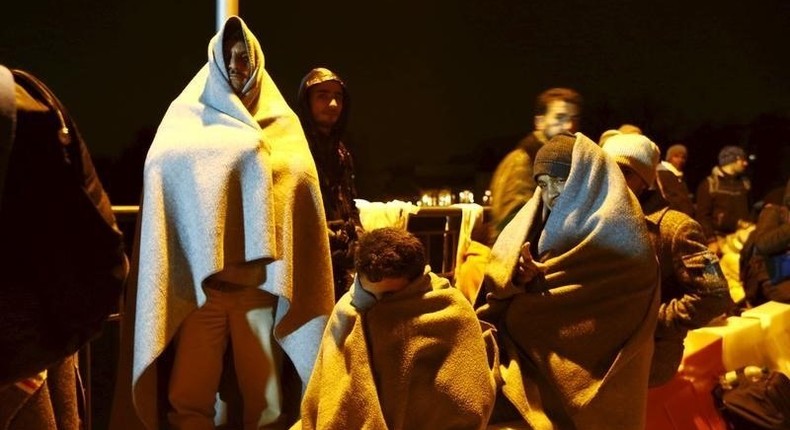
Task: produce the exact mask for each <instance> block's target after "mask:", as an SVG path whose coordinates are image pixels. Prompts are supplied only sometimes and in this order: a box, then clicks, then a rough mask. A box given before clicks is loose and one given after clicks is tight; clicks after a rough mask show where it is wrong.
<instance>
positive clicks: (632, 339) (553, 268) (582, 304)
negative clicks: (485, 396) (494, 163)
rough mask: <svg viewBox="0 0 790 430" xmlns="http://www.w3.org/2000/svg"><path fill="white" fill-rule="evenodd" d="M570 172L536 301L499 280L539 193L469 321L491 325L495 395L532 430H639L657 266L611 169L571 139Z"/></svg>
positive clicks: (505, 278) (549, 224)
mask: <svg viewBox="0 0 790 430" xmlns="http://www.w3.org/2000/svg"><path fill="white" fill-rule="evenodd" d="M576 136H577V137H576V142H575V144H574V149H573V158H572V165H571V172H570V175H569V177H568V178H567V181H566V184H565V188H564V190H563V192H562V194H561V195H560V196H559V197H558V199H557V200H556V201H555V204H554V208H553V209H552V211H551V212H550V214H549V216H548V218H547V219H546V221H545V225H544V228H543V231H542V234H540V239H539V242H538V251H539V254H540V255H544V254H547V256H546V257H544V259H543V261H544V262H545V263H546V265H547V267H548V270H547V272H546V274H545V285H543V286H542V288H543V290H542V291H534V290H529V291H530V292H526V291H525V290H524V289H519V288H516V287H515V286H514V285H513V284H512V282H511V277H512V274H513V270H514V267H515V265H516V262H517V259H518V256H519V251H520V248H521V245H522V243H523V242H524V240H525V238H526V237H527V235H528V232H530V229H531V228H533V226H534V225H538V226H539V225H540V222H539V221H540V219H541V217H542V213H543V209H542V203H541V200H540V188H538V190H537V191H536V192H535V194H534V196H533V197H532V199H531V200H530V201H529V202H528V203H527V204H526V205H525V206H524V207H523V208H522V209H521V211H520V212H519V213H518V214H517V215H516V217H515V218H514V219H513V220H512V221H511V222H510V224H508V225H507V227H506V228H505V229H504V230H503V231H502V233H501V234H500V236H499V239H498V240H497V242H496V243H495V244H494V247H493V249H492V252H491V258H490V261H489V265H488V267H487V272H486V282H487V287H488V288H489V289H492V290H493V293H491V294H490V296H489V300H488V305H486V306H485V307H484V308H481V309H480V311H479V314H480V315H481V317H483V318H487V319H490V320H492V322H495V324H496V325H497V328H498V329H499V333H500V341H501V344H500V348H501V349H502V363H503V364H502V369H501V370H502V375H503V379H504V381H505V385H504V386H503V387H502V392H503V394H504V395H505V397H507V399H508V400H510V402H511V403H513V405H515V407H516V409H518V411H519V412H520V414H521V415H522V416H523V417H524V418H525V419H526V421H527V423H528V424H529V425H530V426H531V427H532V428H535V429H584V430H589V429H642V428H644V414H645V404H646V395H647V378H648V371H649V369H650V359H651V355H652V352H653V343H652V333H653V330H654V328H655V324H656V315H657V309H658V307H657V306H658V284H659V277H658V265H657V262H656V259H655V256H654V255H653V251H652V249H651V246H650V241H649V238H648V235H647V230H646V227H645V223H644V218H643V215H642V212H641V210H640V209H639V204H638V202H637V201H636V199H635V197H634V196H633V195H632V194H631V193H630V192H629V191H628V189H627V188H626V184H625V180H624V179H623V176H622V174H621V173H620V170H619V168H618V167H617V165H616V164H615V163H614V161H612V160H611V159H609V158H607V156H605V155H604V154H603V153H602V151H601V150H600V149H599V148H598V146H597V145H596V144H595V143H593V142H592V141H590V140H589V139H588V138H586V137H585V136H583V135H581V134H580V133H577V134H576Z"/></svg>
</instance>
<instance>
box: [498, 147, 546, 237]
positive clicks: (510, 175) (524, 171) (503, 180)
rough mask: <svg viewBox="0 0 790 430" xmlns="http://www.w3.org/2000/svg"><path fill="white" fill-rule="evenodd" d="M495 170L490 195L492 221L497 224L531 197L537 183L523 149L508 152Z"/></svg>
mask: <svg viewBox="0 0 790 430" xmlns="http://www.w3.org/2000/svg"><path fill="white" fill-rule="evenodd" d="M497 170H498V171H497V174H496V175H495V176H496V178H495V179H494V181H493V183H492V184H491V196H492V200H493V208H492V209H493V212H494V213H493V217H494V221H495V222H496V223H498V224H499V223H501V222H502V221H503V220H505V219H509V218H512V216H513V214H514V213H515V212H517V211H518V210H519V209H521V206H523V205H524V203H526V202H527V200H529V199H530V197H532V193H534V192H535V188H537V186H538V185H537V183H536V182H535V178H533V177H532V171H533V170H532V160H531V159H530V158H529V155H527V152H526V151H524V150H521V149H517V150H515V151H513V152H511V153H510V154H508V155H507V157H505V159H504V160H502V165H501V166H500V167H499V168H498V169H497ZM500 230H501V227H500Z"/></svg>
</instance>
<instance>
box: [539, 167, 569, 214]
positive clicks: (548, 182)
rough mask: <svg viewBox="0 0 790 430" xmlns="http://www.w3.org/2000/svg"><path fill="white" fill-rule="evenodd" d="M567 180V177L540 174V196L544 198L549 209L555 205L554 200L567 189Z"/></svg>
mask: <svg viewBox="0 0 790 430" xmlns="http://www.w3.org/2000/svg"><path fill="white" fill-rule="evenodd" d="M565 180H566V178H560V177H557V176H549V175H539V176H538V178H537V182H538V185H539V186H540V198H541V199H542V200H543V205H544V206H546V207H547V208H549V209H552V208H553V207H554V202H555V201H556V200H557V197H559V196H560V194H562V191H563V190H564V189H565Z"/></svg>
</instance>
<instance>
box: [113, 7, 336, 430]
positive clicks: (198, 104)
mask: <svg viewBox="0 0 790 430" xmlns="http://www.w3.org/2000/svg"><path fill="white" fill-rule="evenodd" d="M231 20H238V18H236V17H231V18H230V19H229V21H228V22H230V21H231ZM239 21H240V20H239ZM226 25H228V24H227V23H226ZM241 26H242V29H243V31H244V34H245V38H246V40H247V46H248V48H249V50H250V52H251V57H250V58H251V60H252V63H253V65H254V66H255V69H254V72H253V74H252V75H251V77H250V83H249V84H248V87H250V86H251V87H252V88H251V89H250V90H249V91H248V92H247V95H246V96H245V97H244V103H243V102H242V99H240V98H239V97H237V96H236V95H235V94H234V93H233V91H232V89H231V88H230V85H229V83H228V78H227V72H226V69H225V63H224V59H223V55H222V37H221V36H222V34H223V31H224V29H223V30H220V32H219V33H218V34H217V36H215V37H214V38H213V39H212V40H211V42H210V44H209V61H208V64H206V65H205V66H204V67H203V68H202V69H201V70H200V71H199V72H198V73H197V75H196V76H195V77H194V78H193V79H192V81H191V82H190V83H189V84H188V85H187V87H186V88H185V89H184V91H183V92H182V93H181V94H180V95H179V96H178V97H177V98H176V99H175V101H173V103H172V104H171V105H170V108H169V109H168V111H167V112H166V113H165V116H164V118H163V120H162V123H161V124H160V126H159V129H158V130H157V134H156V137H155V139H154V142H153V144H152V146H151V148H150V150H149V152H148V156H147V158H146V162H145V172H144V190H143V201H142V205H141V211H140V215H139V217H140V218H139V220H138V221H139V227H138V235H139V238H138V242H137V248H136V252H135V253H136V254H137V255H136V258H135V260H136V263H137V264H135V267H133V273H136V276H134V277H133V280H132V281H133V282H132V284H131V285H130V286H129V291H128V293H129V294H130V296H129V300H132V301H133V304H134V307H133V308H132V309H130V310H129V311H128V312H127V314H126V315H125V318H126V320H125V321H124V326H125V327H124V337H125V339H124V342H125V345H123V346H122V360H124V359H126V358H128V356H127V355H126V353H125V352H124V351H126V352H128V353H130V354H131V358H132V360H131V363H126V365H130V367H131V369H127V368H125V365H124V363H123V362H122V363H121V368H120V372H121V375H120V376H119V384H121V387H120V388H119V390H121V393H120V395H121V396H124V395H128V392H126V390H131V394H132V399H133V403H134V408H135V411H134V413H133V415H136V417H134V416H132V417H129V416H126V417H125V418H123V415H117V414H120V410H116V411H114V415H115V417H114V425H115V426H116V427H117V428H124V429H127V428H135V427H136V425H133V423H137V419H138V418H139V421H140V422H141V423H142V425H144V426H145V427H146V428H150V429H154V428H158V424H157V422H158V420H159V419H160V418H161V417H162V416H163V413H164V412H166V411H162V410H161V408H162V405H163V402H162V401H161V399H162V398H163V397H162V396H163V395H164V394H165V393H162V389H164V388H166V386H167V379H165V378H166V375H167V373H166V372H167V369H164V370H165V373H162V372H161V371H162V370H163V363H159V362H158V359H159V357H160V355H161V354H162V352H163V351H164V350H165V348H166V347H167V346H168V344H169V343H170V341H171V340H172V339H173V336H174V335H175V333H176V332H177V330H178V328H179V325H180V324H181V322H182V321H183V320H184V318H185V317H186V316H187V315H188V314H189V313H190V312H192V311H193V310H194V309H196V308H197V307H199V306H201V305H202V304H203V303H204V302H205V300H206V297H205V294H204V292H203V289H202V286H203V284H204V282H205V281H206V280H207V279H208V278H209V277H216V278H220V279H223V280H226V281H230V282H233V283H235V284H241V285H247V286H249V287H251V288H260V289H263V290H265V291H267V292H269V293H271V294H273V295H275V296H277V297H278V301H277V305H276V311H275V318H274V328H273V331H274V336H275V338H276V339H277V341H278V343H279V344H280V346H281V347H282V348H283V350H284V351H285V353H286V354H287V355H288V357H289V358H290V359H291V361H292V362H293V364H294V366H295V368H296V370H297V372H298V374H299V376H300V378H301V379H302V381H303V383H304V384H305V385H306V383H307V380H308V379H309V376H310V374H311V372H312V368H313V364H314V361H315V357H316V353H317V351H318V346H319V344H320V339H321V334H322V332H323V329H324V326H325V324H326V320H327V318H328V315H329V314H330V312H331V310H332V306H333V301H334V300H333V297H334V296H333V286H332V273H331V264H330V260H329V255H330V254H329V244H328V239H327V235H326V228H327V227H326V220H325V218H324V210H323V207H322V201H321V195H320V191H319V190H320V189H319V184H318V179H317V174H316V168H315V165H314V163H313V160H312V157H311V155H310V151H309V149H308V146H307V141H306V139H305V137H304V134H303V132H302V129H301V126H300V124H299V120H298V118H297V117H296V115H295V114H294V113H293V112H292V111H291V109H290V108H289V107H288V105H287V104H286V102H285V100H284V99H283V97H282V95H281V94H280V92H279V90H278V89H277V87H276V86H275V84H274V82H273V81H272V80H271V78H270V77H269V75H268V73H267V72H266V70H265V69H264V67H263V60H264V57H263V51H262V50H261V48H260V45H259V44H258V42H257V40H256V39H255V37H254V35H252V33H251V32H250V31H249V30H248V29H247V27H246V26H245V25H244V23H243V22H241ZM245 104H246V105H247V106H245ZM135 281H136V282H135ZM130 325H132V326H131V327H130ZM130 338H131V339H130ZM129 349H131V351H129ZM165 367H166V366H165ZM126 372H130V374H127V373H126ZM128 377H131V381H129V382H130V384H131V387H129V386H127V385H125V384H123V382H122V380H123V378H128ZM164 398H166V397H164ZM118 406H119V401H118V400H117V399H116V409H118ZM123 406H124V405H120V408H121V409H122V408H123ZM118 418H120V419H118Z"/></svg>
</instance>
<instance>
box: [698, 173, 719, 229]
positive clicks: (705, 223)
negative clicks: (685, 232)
mask: <svg viewBox="0 0 790 430" xmlns="http://www.w3.org/2000/svg"><path fill="white" fill-rule="evenodd" d="M708 182H709V179H708V178H705V179H703V180H702V182H700V184H699V186H698V187H697V208H696V210H697V211H696V215H697V221H699V223H700V225H701V226H702V232H703V234H704V237H705V239H704V240H703V243H706V242H712V241H713V240H714V238H715V234H714V229H713V218H712V217H713V196H711V194H710V185H709V183H708Z"/></svg>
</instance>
